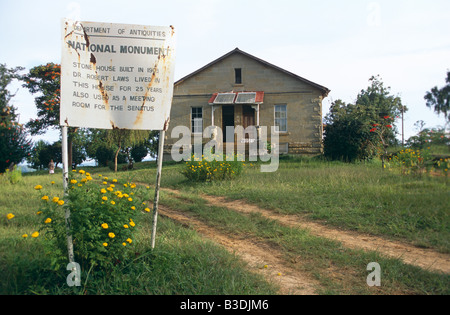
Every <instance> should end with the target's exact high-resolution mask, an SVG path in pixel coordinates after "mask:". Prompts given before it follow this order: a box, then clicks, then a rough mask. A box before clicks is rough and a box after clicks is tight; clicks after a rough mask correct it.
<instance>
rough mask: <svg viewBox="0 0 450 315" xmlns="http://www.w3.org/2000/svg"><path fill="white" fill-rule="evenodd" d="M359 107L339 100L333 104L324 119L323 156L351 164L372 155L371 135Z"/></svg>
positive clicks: (361, 109)
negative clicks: (369, 144)
mask: <svg viewBox="0 0 450 315" xmlns="http://www.w3.org/2000/svg"><path fill="white" fill-rule="evenodd" d="M363 117H364V110H363V108H362V107H361V106H358V105H354V104H345V103H344V102H343V101H341V100H337V101H335V102H333V104H332V105H331V108H330V113H329V114H327V116H326V117H325V124H326V125H325V129H324V134H325V138H324V155H325V156H326V157H327V158H330V159H332V160H342V161H346V162H353V161H355V160H363V159H367V158H369V157H370V156H371V155H372V152H371V151H370V146H368V145H367V144H368V143H369V142H370V138H371V135H370V133H369V130H366V128H365V126H366V124H367V123H368V120H367V118H364V119H362V118H363Z"/></svg>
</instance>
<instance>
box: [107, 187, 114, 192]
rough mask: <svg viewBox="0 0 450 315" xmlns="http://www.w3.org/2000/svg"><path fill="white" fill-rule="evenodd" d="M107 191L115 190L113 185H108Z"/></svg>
mask: <svg viewBox="0 0 450 315" xmlns="http://www.w3.org/2000/svg"><path fill="white" fill-rule="evenodd" d="M106 190H107V191H114V189H113V188H112V187H108V188H106Z"/></svg>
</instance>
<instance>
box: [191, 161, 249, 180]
mask: <svg viewBox="0 0 450 315" xmlns="http://www.w3.org/2000/svg"><path fill="white" fill-rule="evenodd" d="M243 164H244V162H243V161H239V158H238V157H237V156H236V155H235V156H231V157H230V156H228V158H227V157H226V156H225V155H212V156H211V158H205V156H204V155H202V158H201V159H200V158H196V157H195V156H194V155H193V156H192V158H191V160H190V161H187V162H186V164H185V167H184V168H183V170H182V174H183V175H184V176H186V178H187V179H188V180H190V181H195V182H212V181H217V180H225V179H232V178H234V177H237V176H239V175H240V174H241V173H242V170H243Z"/></svg>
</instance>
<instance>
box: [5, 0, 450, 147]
mask: <svg viewBox="0 0 450 315" xmlns="http://www.w3.org/2000/svg"><path fill="white" fill-rule="evenodd" d="M63 18H71V19H74V20H81V21H93V22H108V23H121V24H138V25H153V26H169V25H173V26H174V27H175V30H176V32H177V46H176V67H175V80H178V79H180V78H182V77H184V76H186V75H188V74H190V73H192V72H194V71H195V70H197V69H199V68H201V67H203V66H204V65H206V64H208V63H209V62H211V61H213V60H215V59H217V58H219V57H221V56H223V55H224V54H226V53H228V52H230V51H231V50H233V49H235V48H236V47H238V48H239V49H241V50H243V51H245V52H247V53H249V54H251V55H254V56H256V57H258V58H260V59H263V60H265V61H267V62H269V63H272V64H274V65H276V66H279V67H281V68H283V69H285V70H288V71H290V72H293V73H295V74H297V75H299V76H301V77H304V78H306V79H308V80H310V81H313V82H315V83H318V84H320V85H323V86H325V87H327V88H328V89H330V90H331V92H330V94H329V95H328V97H327V98H326V99H324V101H323V115H324V116H325V115H326V113H327V112H328V109H329V107H330V105H331V103H332V102H333V101H336V100H338V99H341V100H343V101H344V102H348V103H350V102H354V101H355V99H356V97H357V95H358V93H359V92H360V91H361V90H363V89H366V88H367V87H368V86H369V79H370V77H372V76H374V75H379V76H380V77H381V79H382V81H383V82H384V84H385V85H386V86H389V87H391V93H392V94H393V95H398V96H400V97H401V99H402V102H403V104H404V105H406V106H407V107H408V109H409V111H408V112H407V113H406V114H405V117H404V118H405V119H404V124H405V135H404V137H405V139H408V138H409V137H410V136H413V135H415V134H416V133H417V129H416V127H415V126H414V125H415V123H416V122H417V121H418V120H423V121H424V122H425V127H426V128H435V127H443V126H444V125H445V118H444V117H443V115H441V116H438V115H437V114H436V113H435V112H434V111H433V110H432V109H429V108H427V107H426V104H425V100H424V95H425V94H426V92H427V91H430V90H431V88H433V87H435V86H438V87H443V86H444V85H445V78H446V74H447V71H449V70H450V34H449V30H450V1H448V0H407V1H406V0H389V1H386V0H380V1H371V0H341V1H336V0H314V1H313V0H277V1H275V0H271V1H268V0H258V1H256V0H189V1H186V0H184V1H183V0H165V1H153V0H145V1H144V0H127V1H117V0H109V1H99V0H98V1H95V0H89V1H85V0H79V1H65V0H56V1H50V0H34V1H27V0H15V1H8V0H0V43H1V48H0V63H3V64H6V65H7V67H10V68H11V67H16V66H22V67H25V70H24V71H28V70H29V69H31V68H32V67H35V66H38V65H41V64H46V63H48V62H55V63H60V62H61V50H62V49H61V46H62V44H61V43H62V40H61V34H62V29H61V20H62V19H63ZM10 89H11V91H12V92H17V93H16V97H15V98H14V99H13V105H14V107H16V108H17V109H18V110H17V111H18V113H19V114H20V121H19V122H20V123H26V122H27V121H29V120H30V119H32V118H33V119H34V118H35V117H36V113H37V111H36V108H35V105H34V97H33V96H32V95H30V94H29V93H28V91H27V90H25V89H24V88H22V87H21V86H20V85H19V84H17V83H15V84H13V85H11V86H10ZM397 126H398V128H399V130H400V131H401V121H397ZM58 138H59V134H58V132H56V131H49V132H47V134H45V135H43V136H38V137H33V140H37V139H44V140H46V141H48V142H54V141H56V140H58ZM399 139H401V135H400V136H399Z"/></svg>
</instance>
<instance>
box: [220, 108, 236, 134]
mask: <svg viewBox="0 0 450 315" xmlns="http://www.w3.org/2000/svg"><path fill="white" fill-rule="evenodd" d="M227 127H234V106H222V131H223V142H228V139H227ZM229 136H230V140H231V141H230V142H234V128H233V132H232V134H230V135H229Z"/></svg>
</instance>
